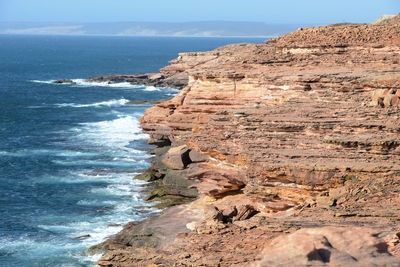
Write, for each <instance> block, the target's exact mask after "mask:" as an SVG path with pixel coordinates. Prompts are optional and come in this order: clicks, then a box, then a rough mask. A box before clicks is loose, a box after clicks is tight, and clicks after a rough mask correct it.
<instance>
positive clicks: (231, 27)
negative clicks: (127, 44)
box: [0, 21, 305, 37]
mask: <svg viewBox="0 0 400 267" xmlns="http://www.w3.org/2000/svg"><path fill="white" fill-rule="evenodd" d="M302 26H303V27H304V26H305V25H302ZM298 27H299V25H291V24H268V23H263V22H233V21H202V22H182V23H167V22H108V23H60V22H0V34H43V35H117V36H204V37H208V36H221V37H223V36H262V37H274V36H278V35H282V34H285V33H288V32H291V31H293V30H295V29H297V28H298Z"/></svg>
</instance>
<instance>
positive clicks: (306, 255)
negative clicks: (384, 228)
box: [253, 226, 400, 267]
mask: <svg viewBox="0 0 400 267" xmlns="http://www.w3.org/2000/svg"><path fill="white" fill-rule="evenodd" d="M378 235H379V232H377V231H375V230H373V229H370V228H361V227H333V226H328V227H322V228H303V229H301V230H298V231H296V232H294V233H292V234H289V235H284V236H280V237H277V238H276V239H274V240H272V241H271V243H270V244H268V245H267V246H266V247H265V248H264V250H263V253H262V260H261V261H259V262H257V263H256V264H255V265H253V266H257V267H258V266H400V259H399V258H396V257H394V256H392V255H391V254H389V253H388V251H387V244H386V243H385V242H384V241H383V240H382V239H380V238H379V237H378Z"/></svg>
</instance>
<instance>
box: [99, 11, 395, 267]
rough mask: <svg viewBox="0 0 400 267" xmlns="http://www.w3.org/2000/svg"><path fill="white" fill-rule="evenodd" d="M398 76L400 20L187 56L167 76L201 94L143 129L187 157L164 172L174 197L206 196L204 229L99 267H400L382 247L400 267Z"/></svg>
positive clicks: (113, 253)
mask: <svg viewBox="0 0 400 267" xmlns="http://www.w3.org/2000/svg"><path fill="white" fill-rule="evenodd" d="M399 62H400V16H396V17H393V18H392V19H391V20H390V21H386V22H384V23H379V24H376V25H354V24H350V25H349V24H343V25H331V26H325V27H316V28H303V29H299V30H297V31H295V32H293V33H291V34H288V35H285V36H282V37H279V38H276V39H272V40H268V41H267V42H266V44H237V45H228V46H225V47H221V48H218V49H216V50H214V51H211V52H202V53H183V54H180V56H179V58H178V59H176V60H173V61H171V63H172V64H171V65H170V66H168V67H165V68H163V69H162V73H163V74H164V75H166V76H168V75H172V76H173V75H178V74H179V75H187V76H188V77H189V82H188V85H187V86H186V87H185V88H184V89H183V90H182V91H181V92H180V93H179V94H178V95H177V96H176V97H174V98H173V99H171V100H169V101H167V102H164V103H161V104H158V105H155V106H154V107H152V108H150V109H148V110H147V111H146V113H145V115H144V116H143V118H142V119H141V123H142V128H143V130H144V131H145V132H147V133H148V134H150V136H151V138H150V143H152V144H156V145H157V146H160V147H165V146H169V145H172V147H173V148H174V149H173V150H172V151H171V153H167V152H168V150H170V148H169V147H165V148H164V150H165V151H164V153H167V155H165V156H162V157H160V158H159V159H158V163H156V164H155V165H158V166H159V167H158V169H160V170H162V171H161V173H163V177H162V180H163V183H164V184H165V185H166V186H167V187H168V188H169V190H172V191H173V190H177V194H182V193H180V192H183V191H184V189H183V187H185V186H188V185H186V184H185V186H182V184H184V183H186V182H182V181H183V180H182V179H180V180H179V179H178V180H177V179H172V178H171V177H173V175H174V174H176V172H179V175H180V177H182V176H184V177H186V181H187V182H190V183H191V184H190V187H192V188H196V189H197V191H198V192H199V193H200V197H199V198H198V199H197V200H196V201H195V202H193V203H191V204H190V208H191V209H192V210H193V211H196V212H195V213H196V214H197V215H196V216H194V217H193V220H191V219H190V216H191V215H189V214H187V216H188V217H187V218H185V220H188V221H191V222H189V223H187V225H186V229H185V230H184V231H183V230H182V229H183V228H182V229H180V230H177V231H175V232H173V234H174V235H175V237H176V239H174V240H173V242H172V243H171V244H169V246H168V247H165V246H162V245H157V246H153V247H152V248H151V249H144V248H143V246H144V245H140V244H139V245H138V244H136V243H132V245H126V244H125V247H124V245H122V246H120V247H118V248H117V249H114V250H113V249H111V250H110V251H109V252H108V253H107V254H106V255H105V256H104V257H103V258H102V259H101V260H100V261H99V264H100V265H101V266H131V265H133V266H135V265H140V266H147V265H152V264H153V265H159V266H182V265H189V266H235V265H236V266H245V265H246V264H251V263H252V262H253V263H254V262H256V261H258V262H260V264H264V263H265V264H266V265H267V266H269V265H268V264H271V266H274V264H275V263H277V262H279V260H280V258H274V257H273V255H271V256H269V254H267V253H268V251H267V249H265V250H264V247H268V248H269V249H270V250H272V251H275V253H274V255H276V256H277V257H278V256H279V255H283V254H284V250H285V249H284V248H285V246H286V248H287V249H288V250H290V251H292V253H291V254H290V255H288V257H287V258H285V260H287V261H288V262H287V263H288V265H293V264H292V263H294V262H296V261H298V262H299V263H300V262H301V264H302V263H305V264H311V265H312V264H316V265H319V266H324V265H328V266H329V265H335V264H336V265H338V264H339V265H341V264H343V265H344V266H346V265H348V266H350V265H349V264H350V263H351V262H352V261H353V262H352V263H354V261H355V260H357V264H358V263H360V264H364V265H363V266H368V265H373V264H378V265H379V264H380V263H383V264H386V263H387V264H389V265H390V264H392V265H394V266H396V265H397V264H398V259H397V258H395V257H394V256H391V255H390V254H388V253H387V251H386V250H385V249H383V247H384V246H382V244H383V243H382V240H381V239H380V237H383V238H385V242H386V244H388V245H389V251H390V253H392V254H394V255H396V256H398V255H400V252H399V251H400V246H399V245H398V244H399V243H400V242H399V241H398V237H394V236H395V235H394V233H398V232H399V231H398V230H399V225H398V222H399V221H400V212H399V211H400V208H399V203H400V197H399V192H400V139H399V134H400V126H399V121H400V110H399V104H398V103H399V95H398V93H397V92H399V90H400V68H399ZM159 149H163V148H159ZM197 153H198V154H197ZM168 154H169V155H168ZM171 172H172V174H171ZM169 173H170V174H169ZM173 181H179V183H182V184H178V183H176V182H173ZM174 187H177V188H178V189H174ZM172 216H173V215H172V214H171V216H170V218H171V217H172ZM194 218H195V219H194ZM155 220H156V221H157V219H155ZM178 221H179V220H178ZM323 226H335V228H321V227H323ZM354 226H357V227H362V229H360V228H357V229H356V228H354ZM364 227H367V228H368V229H366V228H365V229H364ZM306 228H312V229H306ZM299 229H303V230H300V231H298V232H296V231H297V230H299ZM374 231H378V232H380V233H381V234H380V235H379V238H378V237H377V235H376V234H374V233H373V232H374ZM173 234H172V233H171V235H173ZM127 236H129V233H127ZM275 237H278V239H275V241H272V242H271V240H272V239H273V238H275ZM386 237H388V238H389V239H386ZM132 238H133V239H132V240H134V239H135V238H136V237H132ZM393 238H394V239H393ZM396 238H397V239H396ZM170 240H172V239H170ZM387 240H392V241H390V242H389V241H387ZM393 240H394V241H393ZM292 241H293V242H292ZM122 243H123V242H122ZM311 243H313V244H314V243H315V244H316V246H317V247H316V248H314V247H312V246H311V245H310V244H311ZM296 246H299V248H300V249H299V250H297V251H296V250H295V247H296ZM263 250H264V253H265V255H264V254H263V253H262V251H263ZM328 252H329V253H328ZM328 254H329V257H328V256H327V255H328ZM263 255H264V256H265V257H264V256H263ZM269 260H276V261H273V262H272V261H271V262H270V261H269ZM263 262H264V263H263ZM282 262H283V260H282ZM277 266H279V265H277Z"/></svg>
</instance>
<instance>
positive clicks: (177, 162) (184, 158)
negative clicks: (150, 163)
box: [162, 145, 192, 170]
mask: <svg viewBox="0 0 400 267" xmlns="http://www.w3.org/2000/svg"><path fill="white" fill-rule="evenodd" d="M189 152H190V150H189V149H188V148H187V147H186V145H183V146H178V147H172V148H170V149H169V151H168V152H167V154H165V156H164V159H163V160H162V162H163V163H164V164H165V165H166V166H167V167H168V168H171V169H173V170H183V169H185V168H186V166H187V165H189V164H190V163H191V162H192V161H191V160H190V157H189Z"/></svg>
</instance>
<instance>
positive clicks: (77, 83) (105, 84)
mask: <svg viewBox="0 0 400 267" xmlns="http://www.w3.org/2000/svg"><path fill="white" fill-rule="evenodd" d="M54 81H56V80H47V81H41V80H31V82H35V83H45V84H54V83H53V82H54ZM71 81H73V82H74V83H75V84H68V83H65V84H55V85H71V86H77V87H112V88H120V89H132V88H136V89H142V90H143V91H146V92H161V91H164V92H168V93H172V95H175V94H177V93H179V92H180V90H178V89H175V88H169V87H155V86H146V85H136V84H131V83H129V82H119V83H117V82H116V83H114V82H88V81H86V80H85V79H72V80H71Z"/></svg>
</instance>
